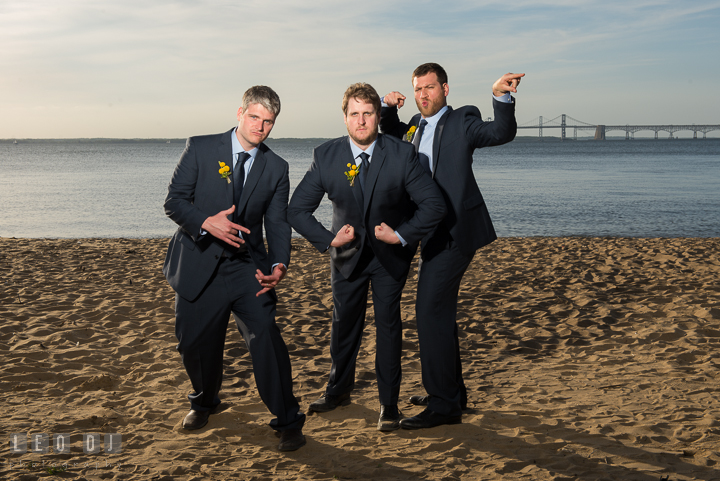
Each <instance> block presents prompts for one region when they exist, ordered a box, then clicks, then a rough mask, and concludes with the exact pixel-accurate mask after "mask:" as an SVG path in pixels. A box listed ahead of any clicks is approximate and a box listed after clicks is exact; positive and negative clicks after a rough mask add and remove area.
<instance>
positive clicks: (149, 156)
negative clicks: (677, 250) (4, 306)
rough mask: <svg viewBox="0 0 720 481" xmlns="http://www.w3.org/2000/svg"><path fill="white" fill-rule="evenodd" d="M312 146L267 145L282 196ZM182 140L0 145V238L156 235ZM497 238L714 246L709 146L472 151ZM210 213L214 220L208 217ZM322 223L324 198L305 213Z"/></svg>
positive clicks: (552, 143)
mask: <svg viewBox="0 0 720 481" xmlns="http://www.w3.org/2000/svg"><path fill="white" fill-rule="evenodd" d="M322 142H323V139H275V140H273V139H271V140H269V141H268V142H267V144H268V146H270V148H272V149H273V150H274V151H275V152H276V153H277V154H278V155H280V156H281V157H283V158H284V159H285V160H287V161H288V163H289V165H290V188H291V194H292V191H293V190H294V188H295V186H297V185H298V183H299V182H300V180H301V179H302V177H303V175H304V174H305V172H306V171H307V169H308V167H309V165H310V162H311V160H312V150H313V148H314V147H315V146H317V145H319V144H321V143H322ZM184 147H185V141H184V140H171V141H170V143H168V142H167V141H166V140H157V141H149V140H25V141H19V142H18V143H17V144H14V143H13V142H11V141H0V237H31V238H84V237H126V238H127V237H130V238H142V237H167V236H170V235H172V233H173V232H174V230H175V229H176V226H175V224H174V223H173V222H172V221H170V220H169V219H168V218H167V217H166V216H165V214H164V212H163V202H164V199H165V196H166V194H167V185H168V182H169V181H170V177H171V175H172V172H173V169H174V168H175V165H176V164H177V161H178V159H179V158H180V154H181V153H182V151H183V149H184ZM473 170H474V173H475V177H476V179H477V181H478V184H479V185H480V189H481V191H482V193H483V196H484V197H485V201H486V203H487V206H488V210H489V211H490V216H491V217H492V219H493V223H494V224H495V228H496V230H497V233H498V235H499V236H501V237H511V236H512V237H526V236H622V237H720V193H719V191H718V188H719V187H720V139H675V140H668V139H661V140H654V139H643V140H606V141H590V140H587V141H586V140H582V141H571V140H568V141H564V142H560V141H557V140H550V139H545V140H542V141H541V140H539V139H533V138H518V139H516V140H515V141H513V142H512V143H510V144H507V145H503V146H499V147H493V148H485V149H480V150H477V151H476V152H475V156H474V164H473ZM208 214H214V213H208ZM316 216H317V217H318V219H319V220H320V221H321V222H322V223H323V224H324V225H325V226H328V227H329V225H330V216H331V206H330V203H329V201H327V199H325V200H324V201H323V203H322V204H321V206H320V208H319V209H318V211H317V212H316Z"/></svg>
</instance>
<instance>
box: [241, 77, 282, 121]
mask: <svg viewBox="0 0 720 481" xmlns="http://www.w3.org/2000/svg"><path fill="white" fill-rule="evenodd" d="M252 104H260V105H262V106H263V107H265V108H266V109H268V112H270V113H271V114H273V115H274V116H275V117H277V116H278V115H279V114H280V97H278V94H276V93H275V91H274V90H273V89H271V88H270V87H266V86H265V85H255V86H254V87H250V88H249V89H247V90H246V91H245V93H244V94H243V98H242V109H243V112H244V111H246V110H247V108H248V107H249V106H251V105H252Z"/></svg>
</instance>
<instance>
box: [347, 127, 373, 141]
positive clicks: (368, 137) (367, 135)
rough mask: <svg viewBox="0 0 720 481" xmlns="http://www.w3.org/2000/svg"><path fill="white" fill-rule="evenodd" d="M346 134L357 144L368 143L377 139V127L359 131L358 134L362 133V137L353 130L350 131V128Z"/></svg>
mask: <svg viewBox="0 0 720 481" xmlns="http://www.w3.org/2000/svg"><path fill="white" fill-rule="evenodd" d="M348 135H349V136H350V138H351V139H352V140H353V141H354V142H355V143H356V144H357V145H370V144H372V143H373V142H374V141H375V139H377V136H378V129H375V130H366V131H364V132H360V135H363V136H362V137H360V136H359V135H358V134H356V133H355V132H350V130H348Z"/></svg>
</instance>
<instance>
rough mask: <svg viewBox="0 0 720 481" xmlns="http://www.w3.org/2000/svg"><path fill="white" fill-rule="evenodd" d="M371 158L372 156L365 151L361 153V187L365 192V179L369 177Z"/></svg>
mask: <svg viewBox="0 0 720 481" xmlns="http://www.w3.org/2000/svg"><path fill="white" fill-rule="evenodd" d="M369 158H370V156H369V155H368V154H367V153H365V152H362V153H361V154H360V160H361V161H362V163H361V164H360V165H361V167H360V188H361V189H362V191H363V193H365V179H367V174H368V170H370V162H368V159H369Z"/></svg>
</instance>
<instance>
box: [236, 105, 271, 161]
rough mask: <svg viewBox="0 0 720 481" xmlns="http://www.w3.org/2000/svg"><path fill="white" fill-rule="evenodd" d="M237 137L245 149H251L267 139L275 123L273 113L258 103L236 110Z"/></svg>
mask: <svg viewBox="0 0 720 481" xmlns="http://www.w3.org/2000/svg"><path fill="white" fill-rule="evenodd" d="M237 119H238V122H239V123H238V128H237V138H238V140H239V141H240V145H242V147H243V149H245V150H252V149H254V148H255V147H257V146H258V145H259V144H260V142H262V141H264V140H265V139H267V137H268V135H270V131H271V130H272V128H273V126H274V125H275V115H273V114H272V113H270V111H269V110H268V109H266V108H265V107H264V106H262V105H260V104H250V105H248V108H247V109H245V110H243V108H242V107H240V108H239V109H238V112H237Z"/></svg>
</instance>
